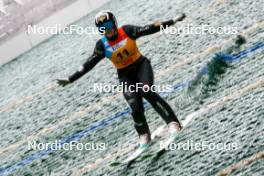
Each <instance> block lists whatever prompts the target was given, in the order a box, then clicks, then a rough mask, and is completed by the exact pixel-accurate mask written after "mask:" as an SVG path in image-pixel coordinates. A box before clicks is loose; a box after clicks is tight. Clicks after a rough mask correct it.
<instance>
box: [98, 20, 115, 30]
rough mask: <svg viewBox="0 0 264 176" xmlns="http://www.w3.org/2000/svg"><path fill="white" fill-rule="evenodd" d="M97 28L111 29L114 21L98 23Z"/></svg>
mask: <svg viewBox="0 0 264 176" xmlns="http://www.w3.org/2000/svg"><path fill="white" fill-rule="evenodd" d="M98 28H99V29H100V31H104V30H111V29H113V28H114V23H113V22H111V21H107V22H104V23H101V24H99V26H98Z"/></svg>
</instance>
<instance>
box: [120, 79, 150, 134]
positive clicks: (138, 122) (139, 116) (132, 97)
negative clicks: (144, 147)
mask: <svg viewBox="0 0 264 176" xmlns="http://www.w3.org/2000/svg"><path fill="white" fill-rule="evenodd" d="M119 80H120V83H123V85H127V86H131V85H135V82H134V81H132V80H131V79H130V78H128V77H126V76H122V77H119ZM123 95H124V97H125V99H126V101H127V103H128V104H129V106H130V108H131V110H132V117H133V120H134V127H135V129H136V131H137V132H138V134H139V136H140V135H143V134H148V136H150V131H149V127H148V124H147V121H146V117H145V115H144V106H143V101H142V96H141V95H140V94H139V93H138V92H136V91H135V92H130V91H129V90H127V91H126V90H123Z"/></svg>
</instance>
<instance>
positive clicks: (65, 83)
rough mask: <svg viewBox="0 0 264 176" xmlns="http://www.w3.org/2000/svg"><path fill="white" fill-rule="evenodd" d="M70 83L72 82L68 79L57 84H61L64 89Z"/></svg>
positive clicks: (58, 80)
mask: <svg viewBox="0 0 264 176" xmlns="http://www.w3.org/2000/svg"><path fill="white" fill-rule="evenodd" d="M70 83H71V82H70V81H69V80H68V79H57V84H59V85H60V86H62V87H64V86H66V85H68V84H70Z"/></svg>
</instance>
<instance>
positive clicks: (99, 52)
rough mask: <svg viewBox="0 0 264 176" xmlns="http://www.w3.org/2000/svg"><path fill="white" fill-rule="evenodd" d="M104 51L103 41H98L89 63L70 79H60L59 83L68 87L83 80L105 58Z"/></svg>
mask: <svg viewBox="0 0 264 176" xmlns="http://www.w3.org/2000/svg"><path fill="white" fill-rule="evenodd" d="M104 57H105V55H104V49H103V44H102V42H101V40H98V41H97V43H96V46H95V49H94V52H93V54H92V55H91V56H90V57H89V58H88V59H87V61H86V62H85V63H84V64H83V65H82V66H81V67H80V68H79V70H78V71H76V72H75V73H74V74H72V75H71V76H69V77H68V79H59V80H57V83H58V84H59V85H62V86H66V85H67V84H69V83H72V82H74V81H76V80H77V79H79V78H81V77H82V76H83V75H85V73H87V72H89V71H90V70H92V69H93V68H94V66H95V65H96V64H97V63H98V62H99V61H100V60H102V59H103V58H104Z"/></svg>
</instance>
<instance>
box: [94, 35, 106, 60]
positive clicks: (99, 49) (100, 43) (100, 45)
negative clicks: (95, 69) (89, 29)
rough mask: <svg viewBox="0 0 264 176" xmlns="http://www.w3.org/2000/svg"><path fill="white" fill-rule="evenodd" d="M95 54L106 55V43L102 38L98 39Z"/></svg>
mask: <svg viewBox="0 0 264 176" xmlns="http://www.w3.org/2000/svg"><path fill="white" fill-rule="evenodd" d="M94 54H96V55H97V56H100V57H104V44H103V41H102V39H99V40H97V41H96V44H95V48H94Z"/></svg>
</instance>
